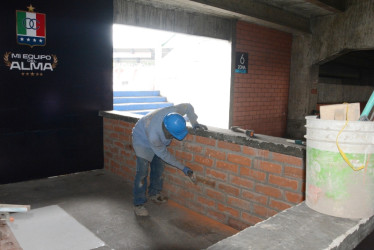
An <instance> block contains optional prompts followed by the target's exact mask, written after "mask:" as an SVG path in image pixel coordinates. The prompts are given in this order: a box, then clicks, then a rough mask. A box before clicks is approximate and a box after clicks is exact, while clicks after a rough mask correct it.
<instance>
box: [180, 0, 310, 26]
mask: <svg viewBox="0 0 374 250" xmlns="http://www.w3.org/2000/svg"><path fill="white" fill-rule="evenodd" d="M174 1H175V0H174ZM177 1H181V0H177ZM182 1H183V2H194V3H197V4H201V5H203V6H208V7H209V8H216V9H218V10H221V11H223V12H226V13H227V14H231V15H233V16H235V17H236V18H238V19H239V20H243V21H249V22H255V23H258V24H261V25H265V26H268V27H271V28H276V29H281V30H285V31H291V32H302V33H310V32H311V31H310V22H309V20H308V19H307V18H304V17H301V16H299V15H295V14H293V13H290V12H286V11H284V10H282V9H279V8H276V7H273V6H270V5H267V4H263V3H260V2H256V1H254V0H236V1H232V0H189V1H186V0H182Z"/></svg>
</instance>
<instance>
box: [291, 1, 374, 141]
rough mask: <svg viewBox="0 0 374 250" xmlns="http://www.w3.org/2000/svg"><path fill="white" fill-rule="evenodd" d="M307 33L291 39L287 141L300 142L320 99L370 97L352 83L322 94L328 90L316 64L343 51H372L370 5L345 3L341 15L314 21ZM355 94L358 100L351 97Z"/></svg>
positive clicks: (373, 13)
mask: <svg viewBox="0 0 374 250" xmlns="http://www.w3.org/2000/svg"><path fill="white" fill-rule="evenodd" d="M311 29H312V35H294V40H293V48H292V53H293V54H292V60H291V76H290V95H289V107H288V124H287V135H288V137H291V138H303V136H304V135H305V127H304V125H305V116H306V115H309V114H311V112H312V110H314V109H315V108H316V104H317V102H318V101H319V100H320V98H321V97H320V95H321V96H325V97H326V96H327V95H332V96H330V98H331V97H333V96H334V95H335V97H336V99H335V101H334V102H353V101H354V102H356V101H365V100H368V98H369V97H370V94H371V91H370V87H367V88H364V87H362V86H361V87H357V83H353V82H351V83H349V82H345V83H344V86H343V84H340V83H337V82H335V83H334V84H335V87H338V89H337V92H336V93H334V92H329V93H326V92H323V93H322V91H331V88H330V87H331V86H329V87H327V86H326V85H325V83H327V82H326V81H325V82H321V83H319V79H318V64H319V63H321V62H326V61H329V60H332V59H334V58H336V57H338V56H339V55H342V54H344V53H346V52H347V51H355V50H367V49H374V1H373V0H349V1H348V8H347V10H346V11H345V12H343V13H340V14H336V15H329V16H325V17H320V18H316V19H314V20H313V21H312V27H311ZM372 86H373V85H372ZM371 89H373V87H371ZM362 90H364V91H362ZM361 91H362V92H361ZM343 92H344V93H345V95H342V94H339V93H343ZM358 92H361V95H360V98H359V100H358V99H356V98H357V97H356V96H354V95H355V94H354V93H358ZM347 93H350V94H352V95H348V94H347ZM330 101H332V100H330Z"/></svg>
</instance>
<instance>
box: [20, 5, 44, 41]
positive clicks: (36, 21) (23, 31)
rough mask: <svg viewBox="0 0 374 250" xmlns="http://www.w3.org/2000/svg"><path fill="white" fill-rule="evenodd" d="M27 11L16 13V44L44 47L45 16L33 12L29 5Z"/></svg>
mask: <svg viewBox="0 0 374 250" xmlns="http://www.w3.org/2000/svg"><path fill="white" fill-rule="evenodd" d="M27 9H28V11H21V10H17V11H16V13H17V14H16V20H17V43H18V44H20V45H29V46H30V47H31V48H32V47H34V46H45V44H46V28H45V14H43V13H36V12H34V9H35V8H34V7H33V6H32V5H31V4H30V6H28V7H27Z"/></svg>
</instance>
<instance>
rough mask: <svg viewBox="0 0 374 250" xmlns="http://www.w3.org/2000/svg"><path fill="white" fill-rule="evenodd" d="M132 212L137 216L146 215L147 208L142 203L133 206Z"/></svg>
mask: <svg viewBox="0 0 374 250" xmlns="http://www.w3.org/2000/svg"><path fill="white" fill-rule="evenodd" d="M134 212H135V214H136V215H137V216H148V215H149V213H148V210H147V209H146V208H145V207H144V206H143V205H139V206H134Z"/></svg>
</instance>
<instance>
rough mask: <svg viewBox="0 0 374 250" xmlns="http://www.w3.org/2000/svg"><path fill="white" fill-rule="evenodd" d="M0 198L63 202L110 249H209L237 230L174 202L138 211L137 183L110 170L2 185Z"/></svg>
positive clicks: (1, 200) (30, 202)
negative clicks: (144, 213)
mask: <svg viewBox="0 0 374 250" xmlns="http://www.w3.org/2000/svg"><path fill="white" fill-rule="evenodd" d="M0 203H2V204H23V205H31V209H36V208H42V207H45V206H50V205H58V206H59V207H61V208H62V209H63V210H64V211H65V212H67V213H68V214H69V215H71V216H72V217H73V218H74V219H75V220H77V221H78V222H79V223H80V224H82V225H83V226H85V227H86V228H88V229H89V230H90V231H91V232H92V233H94V234H95V235H96V236H97V237H98V238H99V239H101V240H102V241H104V242H105V244H106V245H105V246H104V247H100V248H97V249H99V250H107V249H116V250H120V249H157V250H158V249H204V248H207V247H208V246H210V245H212V244H214V243H216V242H218V241H220V240H221V239H224V238H226V237H229V236H231V235H233V234H235V233H236V232H237V230H235V229H233V228H231V227H228V226H226V225H224V224H221V223H218V222H216V221H213V220H211V219H209V218H207V217H204V216H202V215H199V214H197V213H195V212H193V211H191V210H189V209H187V208H184V207H182V206H180V205H178V204H177V203H175V202H173V201H168V203H167V204H163V205H156V204H153V203H147V205H146V207H147V208H148V210H149V212H150V217H147V218H137V217H136V216H135V215H134V212H133V205H132V186H131V184H129V183H126V182H124V181H122V180H121V179H120V178H119V177H117V176H115V175H113V174H111V173H108V172H107V171H105V170H95V171H89V172H83V173H77V174H72V175H65V176H59V177H54V178H46V179H40V180H33V181H27V182H19V183H12V184H6V185H0Z"/></svg>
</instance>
